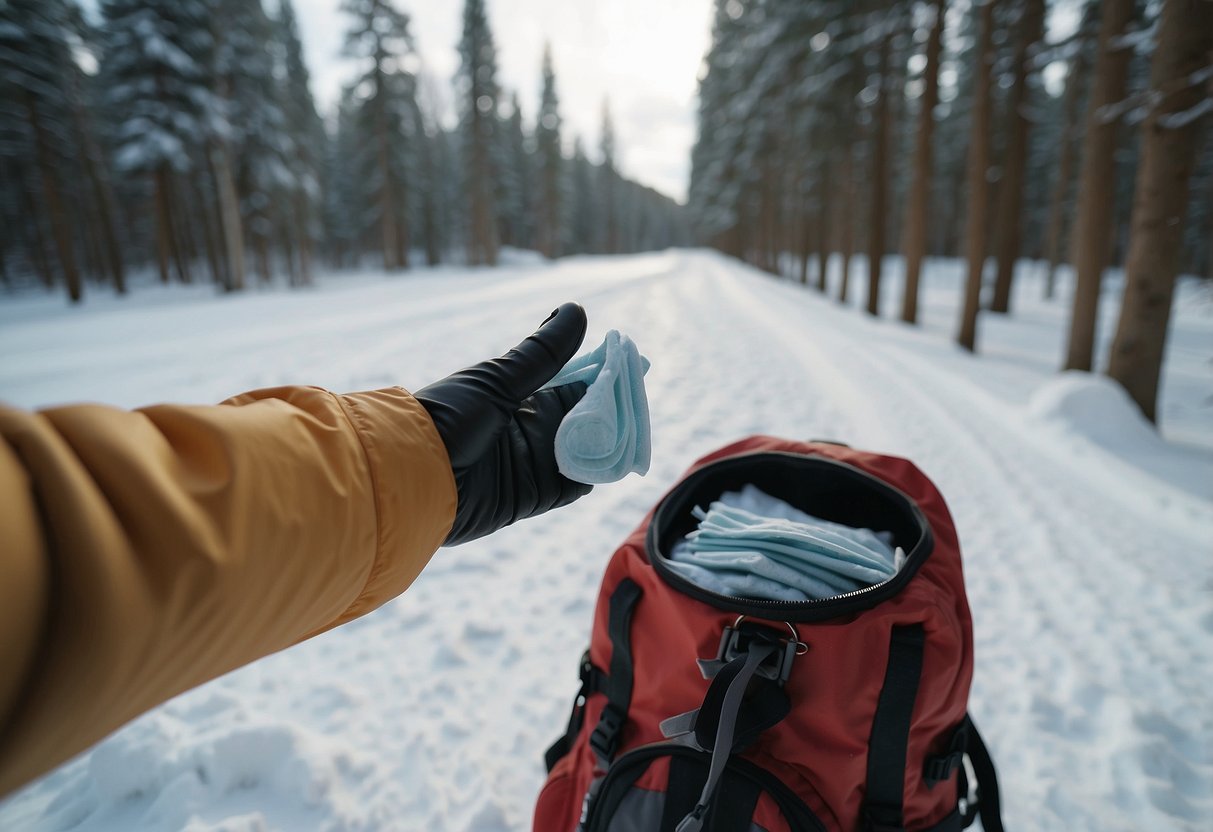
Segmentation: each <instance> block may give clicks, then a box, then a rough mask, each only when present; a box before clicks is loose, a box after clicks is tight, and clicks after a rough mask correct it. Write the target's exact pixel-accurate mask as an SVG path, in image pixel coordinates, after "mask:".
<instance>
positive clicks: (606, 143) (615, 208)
mask: <svg viewBox="0 0 1213 832" xmlns="http://www.w3.org/2000/svg"><path fill="white" fill-rule="evenodd" d="M598 152H599V154H600V155H601V156H602V163H601V165H600V166H599V168H598V181H599V184H598V193H599V195H600V198H601V199H602V207H603V212H604V214H605V216H604V218H603V219H604V225H603V238H602V246H601V250H602V251H605V252H606V253H607V254H616V253H618V251H619V204H618V196H617V192H618V181H619V173H618V171H617V170H616V169H615V126H614V125H613V124H612V123H611V102H610V101H609V100H604V101H603V102H602V128H601V132H600V137H599V144H598Z"/></svg>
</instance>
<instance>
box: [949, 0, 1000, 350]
mask: <svg viewBox="0 0 1213 832" xmlns="http://www.w3.org/2000/svg"><path fill="white" fill-rule="evenodd" d="M994 3H995V0H985V2H983V3H982V5H981V8H980V12H979V14H980V17H981V22H980V24H979V27H980V34H979V35H978V38H979V42H978V46H977V50H976V52H975V53H974V55H973V61H974V64H975V66H974V70H973V109H972V115H971V121H972V126H971V128H970V130H971V135H970V139H969V160H968V176H967V180H968V189H969V197H968V208H967V213H968V222H967V223H966V226H965V258H966V259H967V261H968V277H967V279H966V280H965V291H964V304H963V306H962V307H961V317H960V327H959V329H958V331H957V335H956V342H957V343H958V344H960V345H961V346H962V347H964V348H965V349H967V350H969V351H970V352H972V351H974V350H976V349H977V312H978V309H979V307H980V304H981V284H982V276H983V274H984V272H985V266H986V216H987V212H988V210H989V188H990V183H989V179H988V170H989V167H990V74H991V71H992V64H993V62H994Z"/></svg>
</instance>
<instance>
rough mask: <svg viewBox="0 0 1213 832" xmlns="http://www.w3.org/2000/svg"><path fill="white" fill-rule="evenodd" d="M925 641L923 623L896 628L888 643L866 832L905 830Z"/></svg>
mask: <svg viewBox="0 0 1213 832" xmlns="http://www.w3.org/2000/svg"><path fill="white" fill-rule="evenodd" d="M925 641H926V636H925V633H924V631H923V627H922V625H921V624H911V625H908V626H901V627H894V628H893V633H892V636H891V637H890V638H889V664H888V667H887V668H886V669H885V674H884V686H883V687H882V688H881V689H880V699H879V700H878V701H877V703H876V715H875V716H874V717H873V718H872V735H871V738H870V739H869V740H868V783H867V790H866V792H865V794H864V799H863V819H864V827H863V828H864V830H865V832H900V831H901V830H904V829H905V818H904V816H903V814H902V796H903V793H904V792H905V783H906V748H907V746H908V745H909V739H910V719H911V717H912V716H913V714H914V700H915V699H916V698H917V696H918V682H919V679H920V677H921V676H922V651H923V644H924V642H925Z"/></svg>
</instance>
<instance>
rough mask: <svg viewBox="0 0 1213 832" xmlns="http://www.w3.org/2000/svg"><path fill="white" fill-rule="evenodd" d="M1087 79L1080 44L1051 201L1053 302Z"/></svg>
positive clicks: (1048, 296)
mask: <svg viewBox="0 0 1213 832" xmlns="http://www.w3.org/2000/svg"><path fill="white" fill-rule="evenodd" d="M1086 76H1087V67H1086V61H1085V60H1083V50H1082V46H1081V44H1080V45H1079V46H1078V47H1077V53H1076V54H1075V56H1074V59H1073V61H1072V62H1071V63H1070V71H1069V74H1068V75H1067V76H1066V94H1065V101H1064V102H1063V104H1062V106H1063V109H1064V111H1065V112H1064V115H1063V118H1064V122H1063V125H1062V129H1061V151H1060V154H1061V155H1060V158H1059V159H1058V162H1057V179H1056V180H1055V181H1054V182H1053V194H1052V197H1051V198H1050V200H1049V225H1048V238H1047V241H1046V242H1045V258H1046V260H1047V261H1048V266H1047V269H1048V270H1047V271H1046V272H1045V287H1044V292H1045V300H1052V299H1053V295H1054V294H1055V293H1056V291H1057V264H1058V263H1059V262H1060V261H1061V241H1062V239H1063V238H1064V236H1065V234H1064V231H1065V229H1064V227H1063V226H1064V225H1065V222H1066V212H1065V205H1066V197H1067V196H1068V195H1069V193H1070V190H1071V186H1072V184H1073V182H1072V180H1073V179H1074V156H1075V153H1074V151H1075V136H1074V134H1075V133H1077V132H1078V104H1079V102H1080V101H1081V100H1082V95H1081V92H1082V88H1083V83H1084V82H1085V80H1086Z"/></svg>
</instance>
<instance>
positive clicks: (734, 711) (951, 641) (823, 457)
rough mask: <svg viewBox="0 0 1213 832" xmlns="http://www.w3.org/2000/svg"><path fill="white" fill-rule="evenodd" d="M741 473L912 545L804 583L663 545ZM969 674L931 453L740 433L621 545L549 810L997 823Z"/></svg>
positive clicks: (779, 820) (597, 823)
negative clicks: (808, 593) (873, 579)
mask: <svg viewBox="0 0 1213 832" xmlns="http://www.w3.org/2000/svg"><path fill="white" fill-rule="evenodd" d="M746 483H753V484H754V485H756V486H757V487H758V488H760V489H761V490H762V491H765V492H766V493H767V494H770V495H772V496H774V497H778V498H780V499H783V500H785V501H787V502H789V503H792V504H793V505H794V506H796V507H797V508H800V509H802V510H804V511H806V512H809V513H811V514H814V515H816V516H818V517H823V518H825V519H828V520H834V521H836V522H840V523H844V524H847V525H850V526H856V527H866V528H872V529H877V530H887V531H889V532H891V533H892V535H893V539H894V542H895V543H896V544H897V545H898V546H900V547H901V548H902V549H904V551H905V552H906V554H907V558H906V561H905V563H904V565H903V566H902V567H901V569H900V571H899V572H898V573H897V574H896V575H894V576H893V577H892V578H890V579H888V580H886V581H884V582H883V583H880V584H877V585H875V586H871V587H868V588H866V589H862V590H858V591H855V592H850V593H847V594H845V595H840V596H837V597H833V598H827V599H821V600H813V601H806V602H786V601H762V600H754V599H744V598H736V597H731V596H726V595H719V594H716V593H714V592H710V591H708V590H705V589H702V588H700V587H698V586H696V585H694V584H691V583H690V582H688V581H686V580H685V579H684V578H682V577H681V576H679V575H677V574H675V573H674V571H673V570H671V569H670V568H669V567H668V566H666V565H665V556H664V554H663V553H665V552H668V551H670V548H671V546H672V545H673V543H674V542H676V541H677V540H678V539H680V538H681V537H683V536H685V535H686V533H687V532H688V531H690V530H691V529H692V528H694V525H695V520H694V519H693V517H692V515H691V509H692V508H693V507H695V506H697V505H698V506H706V505H708V503H710V502H711V501H712V500H714V499H717V498H718V497H719V496H720V495H721V493H722V492H724V491H726V490H730V489H738V488H740V487H741V486H743V485H745V484H746ZM972 675H973V633H972V621H971V619H970V616H969V606H968V602H967V600H966V598H965V589H964V578H963V575H962V572H961V562H960V546H959V544H958V543H957V539H956V530H955V528H954V527H953V525H952V518H951V517H950V516H949V514H948V509H947V507H946V506H945V505H944V501H943V497H941V496H940V494H939V492H938V491H937V490H936V489H935V486H934V485H932V484H931V482H930V481H929V480H928V479H927V478H926V477H925V476H924V475H923V474H922V472H920V471H919V470H918V469H917V468H915V467H914V465H913V464H911V463H910V462H908V461H906V460H904V459H899V458H896V457H889V456H881V455H879V454H872V453H865V452H862V451H856V450H851V449H850V448H847V447H844V446H840V445H835V444H832V443H822V442H813V443H806V442H792V441H788V440H783V439H776V438H774V437H769V436H756V437H751V438H748V439H745V440H742V441H740V442H737V443H735V444H732V445H729V446H728V447H725V448H722V449H721V450H719V451H717V452H715V453H713V454H710V455H708V456H706V457H704V458H703V459H701V460H699V462H697V463H696V464H695V465H694V466H693V467H692V468H691V469H690V471H688V472H687V474H686V475H685V476H684V477H683V478H682V480H681V481H680V482H679V483H678V484H677V485H675V486H674V488H673V489H671V490H670V491H669V492H668V493H667V494H666V495H665V497H663V498H662V500H661V501H660V502H659V503H658V504H657V506H656V507H655V508H654V509H653V510H652V511H651V512H650V513H649V515H648V517H646V518H645V520H644V522H643V523H641V524H640V526H639V528H637V529H636V530H635V531H634V532H633V533H632V534H631V535H630V536H629V537H628V539H627V540H626V541H625V542H624V544H623V546H621V547H620V548H619V549H618V550H617V551H616V552H615V555H614V556H613V557H612V558H611V562H610V564H609V565H608V566H607V570H606V574H605V576H604V577H603V580H602V589H601V591H600V593H599V596H598V606H597V609H596V611H595V614H594V629H593V635H592V638H591V641H590V648H589V650H588V651H587V652H586V654H585V656H584V657H583V659H582V664H581V690H580V691H579V692H578V694H577V698H576V700H575V702H574V705H573V712H572V715H571V717H570V719H569V725H568V729H567V731H566V733H565V735H564V736H563V737H562V738H561V739H560V740H558V741H557V742H556V744H555V745H553V746H552V748H550V749H549V750H548V753H547V765H548V772H549V773H548V780H547V783H546V785H545V786H544V788H543V791H542V792H541V793H540V795H539V800H538V803H537V805H536V807H535V820H534V829H535V830H536V832H667V830H668V831H669V832H696V830H710V831H711V832H801V831H802V830H811V831H812V832H826V830H828V831H829V832H836V831H839V830H845V832H858V830H864V831H865V832H894V831H895V830H924V832H925V831H926V830H930V832H951V830H960V829H963V828H964V827H966V826H968V825H969V824H971V823H972V822H973V820H974V818H975V817H976V816H977V815H978V814H980V817H981V821H982V826H983V827H984V829H985V830H986V832H1001V829H1002V823H1001V820H1000V817H999V805H998V784H997V781H996V779H995V773H994V766H993V763H992V762H991V760H990V757H989V754H988V753H987V752H986V749H985V746H984V745H983V744H982V741H981V738H980V736H979V735H978V733H977V730H976V728H975V727H974V726H973V723H972V722H971V720H970V719H969V717H968V715H967V712H966V707H967V704H966V703H967V700H968V695H969V683H970V680H971V678H972ZM966 758H967V759H968V765H966V763H965V760H966ZM971 779H972V781H975V782H973V783H972V785H973V787H974V788H973V789H972V790H970V780H971Z"/></svg>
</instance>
